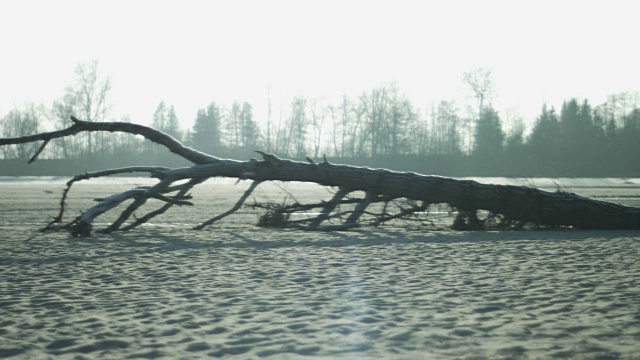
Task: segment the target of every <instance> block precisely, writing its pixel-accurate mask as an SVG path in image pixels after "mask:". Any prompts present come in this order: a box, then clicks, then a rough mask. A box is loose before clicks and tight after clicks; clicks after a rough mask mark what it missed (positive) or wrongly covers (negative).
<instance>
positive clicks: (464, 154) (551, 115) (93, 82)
mask: <svg viewBox="0 0 640 360" xmlns="http://www.w3.org/2000/svg"><path fill="white" fill-rule="evenodd" d="M473 76H475V77H473ZM483 81H485V82H483ZM491 81H492V79H491V73H490V72H489V71H486V70H484V69H475V70H473V71H470V72H469V73H467V74H465V82H466V83H467V84H468V85H469V86H470V87H471V89H472V90H473V92H474V94H475V95H476V100H477V101H478V106H477V109H476V108H473V107H467V108H466V109H464V111H463V110H462V109H461V107H462V105H461V104H458V103H456V102H455V101H451V100H443V101H440V102H437V103H432V104H431V106H430V107H429V108H426V109H424V108H419V107H416V106H415V105H414V104H413V103H412V102H411V101H410V100H409V99H408V98H407V96H406V95H405V94H404V93H403V92H402V91H401V90H400V89H399V88H398V86H397V85H396V84H384V85H380V86H378V87H376V88H374V89H370V90H366V91H363V92H362V93H361V94H360V95H359V96H357V97H349V96H346V95H345V96H343V97H342V98H341V99H339V100H338V101H336V102H331V101H328V100H326V99H317V98H308V97H305V96H304V95H298V96H296V97H294V98H293V99H292V100H291V101H290V102H289V103H287V104H279V105H280V106H281V108H282V110H281V111H280V113H279V115H278V116H275V115H274V114H273V112H272V107H273V106H272V105H273V104H272V103H271V99H270V98H269V99H268V100H269V112H268V114H267V115H266V118H264V119H263V118H260V119H258V118H256V116H255V115H254V112H253V106H252V104H250V103H249V102H246V101H238V102H234V103H233V104H231V105H230V106H227V105H224V104H219V103H217V102H216V101H215V100H214V101H211V102H210V103H209V104H205V105H204V106H203V108H201V109H199V110H198V111H197V113H196V114H195V122H194V125H193V127H192V128H189V129H183V128H181V127H180V122H179V119H178V118H177V116H176V112H175V109H174V107H173V106H172V105H170V104H167V103H165V102H164V101H161V102H160V103H159V105H158V107H157V109H156V111H155V112H154V114H153V118H152V121H151V127H154V128H156V129H158V130H160V131H163V132H165V133H167V134H169V135H171V136H173V137H174V138H176V139H178V140H180V141H182V142H183V143H185V144H186V145H188V146H190V147H193V148H195V149H197V150H200V151H203V152H205V153H209V154H215V155H216V156H219V157H228V158H234V159H248V158H251V157H255V156H256V155H255V153H254V151H256V150H262V151H265V152H267V153H272V154H275V155H277V156H280V157H286V158H292V159H304V158H305V157H307V156H309V157H311V158H316V159H317V158H321V157H323V156H326V157H328V158H329V159H331V161H332V162H333V163H348V164H353V165H363V166H370V167H383V168H389V169H393V170H411V171H416V172H421V173H426V174H437V175H449V176H531V177H536V176H547V177H561V176H562V177H605V176H606V177H609V176H616V177H633V176H640V171H638V168H637V164H638V160H640V159H639V157H640V108H639V106H638V104H639V103H640V94H639V93H630V92H625V93H619V94H613V95H610V96H609V97H608V98H607V101H606V102H604V103H602V104H599V105H596V106H593V105H592V104H591V103H590V102H589V101H588V100H587V99H577V98H569V99H568V100H566V101H565V102H564V103H563V104H562V107H561V108H560V109H559V110H556V109H555V108H554V107H550V106H548V105H546V104H541V112H540V114H539V115H538V116H537V118H536V120H535V122H534V123H533V124H532V127H531V129H527V128H526V126H525V124H524V121H523V119H521V118H517V117H515V118H514V117H512V116H511V117H507V118H506V119H505V118H503V115H502V114H500V113H499V112H498V111H496V110H495V109H494V108H493V107H492V104H491V101H490V100H491V96H490V95H491V91H490V90H491ZM474 85H476V87H474ZM478 85H483V86H485V87H482V88H480V89H479V88H478V87H477V86H478ZM110 91H111V79H110V78H104V77H101V76H100V74H99V72H98V63H97V62H93V63H88V64H79V65H78V67H77V68H76V79H75V80H74V82H72V83H71V84H70V85H68V86H67V88H66V89H65V91H64V94H63V95H62V96H61V97H60V98H59V99H58V100H56V101H55V102H54V103H53V104H52V106H51V107H46V106H44V105H36V104H27V105H24V106H22V107H15V108H14V109H12V110H10V111H8V112H7V113H6V114H3V115H2V117H0V129H2V137H5V138H9V137H18V136H24V135H30V134H35V133H38V132H41V131H43V130H45V129H51V128H53V129H62V128H65V127H67V126H68V125H69V117H70V116H71V115H75V116H77V117H79V118H81V119H83V120H87V121H97V122H102V121H125V122H128V121H130V120H129V119H126V118H124V119H116V118H114V117H113V116H112V115H111V114H110V105H109V104H110V98H109V96H110ZM52 145H53V146H49V147H48V148H47V150H46V151H45V152H44V153H43V154H41V155H40V160H39V165H37V166H34V165H31V166H27V161H28V159H29V158H30V157H31V156H32V155H33V154H34V153H35V152H36V151H37V149H38V146H39V144H34V143H29V144H18V145H12V146H5V147H2V148H1V151H2V152H1V153H0V159H1V160H0V164H1V166H0V176H9V175H10V176H15V175H54V176H55V175H71V174H75V173H79V172H84V171H92V170H96V169H104V168H110V167H120V166H128V165H134V164H139V163H142V162H144V163H146V164H150V163H151V164H155V165H165V166H176V165H181V164H182V161H183V160H181V159H179V158H178V157H176V156H175V155H173V154H171V153H169V152H167V151H166V150H165V149H163V148H160V147H159V146H157V145H155V144H153V143H151V142H149V141H145V140H143V139H141V138H139V137H134V136H132V135H129V134H120V133H113V134H111V133H97V134H91V133H83V134H78V135H76V136H75V137H73V138H64V139H58V140H56V142H54V143H53V144H52ZM185 165H187V164H186V163H185Z"/></svg>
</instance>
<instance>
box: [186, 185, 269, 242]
mask: <svg viewBox="0 0 640 360" xmlns="http://www.w3.org/2000/svg"><path fill="white" fill-rule="evenodd" d="M260 183H261V181H257V180H256V181H254V182H252V183H251V186H249V188H248V189H247V191H245V192H244V194H242V196H241V197H240V199H239V200H238V202H236V204H235V205H234V206H233V207H232V208H231V209H229V210H228V211H226V212H225V213H223V214H220V215H218V216H215V217H213V218H211V219H209V220H207V221H205V222H203V223H202V224H200V225H198V226H196V227H194V229H195V230H201V229H203V228H205V227H206V226H209V225H211V224H213V223H214V222H216V221H218V220H220V219H223V218H225V217H227V216H229V215H231V214H233V213H234V212H236V211H238V209H240V208H241V207H242V204H244V202H245V201H246V200H247V198H248V197H249V196H250V195H251V193H252V192H253V190H255V189H256V187H258V185H260Z"/></svg>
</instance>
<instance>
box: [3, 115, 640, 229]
mask: <svg viewBox="0 0 640 360" xmlns="http://www.w3.org/2000/svg"><path fill="white" fill-rule="evenodd" d="M71 120H72V122H73V124H72V125H71V126H70V127H69V128H67V129H64V130H59V131H54V132H47V133H41V134H35V135H29V136H24V137H19V138H6V139H0V146H2V145H9V144H20V143H28V142H34V141H43V144H42V145H41V146H40V148H39V149H38V152H37V153H36V154H35V155H34V157H33V158H32V159H31V161H33V160H35V159H36V158H37V156H38V155H39V154H40V153H41V152H42V150H43V149H44V148H45V146H46V145H47V144H48V143H49V142H50V141H51V140H54V139H56V138H60V137H64V136H73V135H75V134H78V133H80V132H94V131H109V132H115V131H118V132H125V133H130V134H134V135H141V136H143V137H145V138H146V139H148V140H150V141H153V142H155V143H158V144H160V145H162V146H164V147H166V148H167V149H168V150H169V151H171V152H173V153H175V154H177V155H179V156H181V157H183V158H184V159H187V160H189V161H191V162H192V163H193V164H194V165H193V166H191V167H184V168H175V169H170V168H163V167H146V166H139V167H129V168H122V169H109V170H104V171H100V172H95V173H88V174H81V175H77V176H75V177H74V178H73V179H71V180H70V181H69V183H68V184H67V185H68V186H67V188H66V189H65V190H64V193H63V198H62V201H61V207H60V213H59V215H58V216H57V217H56V218H55V219H54V221H52V223H50V224H49V226H47V227H46V228H45V229H46V230H50V229H53V228H64V229H67V230H69V231H70V232H71V233H72V234H74V235H80V236H88V235H90V233H91V230H92V225H91V224H92V222H93V220H94V219H95V218H96V217H98V216H100V215H101V214H103V213H105V212H107V211H110V210H112V209H113V208H114V207H116V206H117V205H120V204H122V203H123V202H125V201H128V200H133V202H132V203H131V204H130V205H129V207H128V208H127V209H125V210H124V211H123V212H122V213H121V214H120V216H119V218H118V219H117V220H116V221H115V222H114V223H113V224H111V225H110V226H109V227H107V228H106V229H101V230H99V231H101V232H112V231H117V230H128V229H132V228H134V227H136V226H138V225H140V224H142V223H144V222H146V221H149V220H150V219H151V218H153V217H155V216H158V215H160V214H162V213H164V212H165V211H167V210H168V209H169V208H171V207H172V206H174V205H179V206H180V205H191V202H189V201H187V200H188V196H187V192H188V191H189V190H190V189H191V188H192V187H193V186H196V185H197V184H199V183H201V182H203V181H204V180H206V179H208V178H212V177H229V178H237V179H248V180H253V185H252V186H251V187H250V188H249V189H248V190H247V191H246V192H245V194H244V195H243V196H242V197H241V199H240V200H239V201H238V203H236V204H235V206H234V207H233V208H232V209H230V210H228V211H227V212H225V213H223V214H221V215H218V216H215V217H213V218H212V219H211V220H209V221H207V222H205V223H203V224H201V225H199V226H197V227H196V229H202V228H204V227H206V226H208V225H210V224H212V223H214V222H215V221H218V220H220V219H222V218H224V217H226V216H229V215H231V214H233V213H234V212H236V211H237V210H238V209H239V208H240V207H241V206H242V205H243V203H244V202H245V201H246V200H247V198H248V197H249V196H250V194H251V192H252V191H253V190H254V189H255V188H256V187H257V186H258V184H260V183H262V182H264V181H285V182H286V181H299V182H310V183H316V184H319V185H323V186H328V187H335V188H337V189H338V191H337V192H336V193H335V194H334V196H333V197H332V198H331V199H330V200H329V201H323V202H321V203H318V204H314V205H312V206H309V205H306V208H307V209H309V208H317V209H320V212H319V214H318V215H316V216H315V217H313V218H311V219H307V220H306V221H305V223H301V222H299V221H298V222H294V221H289V220H287V221H286V223H285V226H286V225H290V226H291V227H295V228H300V229H304V230H325V231H328V230H347V229H352V228H354V227H358V226H360V225H362V224H361V216H362V215H363V214H365V213H367V211H368V210H367V209H368V207H369V206H370V205H372V204H376V203H381V202H384V203H385V206H384V210H383V213H380V214H377V220H376V221H373V222H372V224H373V225H376V224H380V223H381V222H384V221H389V220H392V219H398V218H405V217H408V216H412V215H415V214H416V213H418V212H422V211H424V210H425V209H427V207H428V206H429V205H432V204H448V205H449V206H450V207H451V208H452V209H453V210H454V211H456V212H457V217H456V220H455V221H454V224H453V227H454V228H456V229H461V230H473V229H484V228H486V227H487V226H488V225H489V224H491V225H493V226H495V227H497V228H511V229H514V228H515V229H519V228H522V227H523V226H524V225H525V224H532V225H535V226H539V227H572V228H580V229H639V228H640V208H635V207H628V206H623V205H620V204H615V203H610V202H605V201H600V200H595V199H591V198H587V197H583V196H580V195H576V194H573V193H568V192H548V191H543V190H540V189H535V188H530V187H524V186H512V185H492V184H481V183H478V182H476V181H472V180H458V179H453V178H447V177H441V176H430V175H421V174H416V173H412V172H396V171H390V170H386V169H371V168H365V167H356V166H349V165H338V164H332V163H330V162H328V161H327V159H326V158H324V161H322V162H320V163H316V162H315V161H313V160H312V159H307V162H301V161H293V160H288V159H281V158H279V157H277V156H275V155H273V154H267V153H264V152H261V151H257V152H258V153H259V154H261V155H262V157H263V160H262V161H258V160H255V159H251V160H248V161H238V160H230V159H220V158H217V157H215V156H212V155H209V154H204V153H201V152H199V151H196V150H194V149H191V148H189V147H186V146H184V145H183V144H181V143H180V142H179V141H177V140H176V139H174V138H172V137H171V136H168V135H166V134H164V133H162V132H160V131H158V130H155V129H152V128H149V127H146V126H143V125H136V124H130V123H119V122H105V123H93V122H86V121H82V120H78V119H76V118H74V117H72V118H71ZM125 172H146V173H149V174H151V176H152V177H155V178H158V180H159V181H158V183H157V184H156V185H154V186H151V187H148V188H138V189H132V190H129V191H125V192H123V193H120V194H114V195H112V196H110V197H108V198H105V199H102V200H101V201H100V202H99V203H98V204H96V205H94V206H93V207H91V208H89V209H87V210H86V211H85V212H84V213H83V214H82V215H81V216H79V217H77V218H75V219H74V220H73V221H71V222H69V223H66V224H64V223H63V215H64V203H65V199H66V196H67V194H68V192H69V190H70V188H71V186H72V185H73V183H75V182H77V181H80V180H87V179H91V178H96V177H101V176H109V175H114V174H121V173H125ZM185 179H186V180H189V181H188V182H187V183H183V184H181V185H174V183H175V182H177V181H182V180H185ZM174 192H177V194H176V195H174V196H170V195H168V194H171V193H174ZM354 192H364V194H365V197H364V198H360V199H354V198H349V196H350V194H352V193H354ZM150 198H154V199H159V200H162V201H164V202H165V205H164V206H163V207H162V208H161V209H158V210H156V211H154V212H151V213H149V214H147V215H145V216H142V217H139V218H137V219H136V220H135V222H133V223H130V224H127V225H125V224H126V222H127V221H128V220H129V217H130V216H131V214H132V213H133V212H134V211H135V210H136V209H138V208H139V207H140V206H141V205H143V204H144V203H145V202H146V200H147V199H150ZM395 199H409V200H411V201H414V202H415V203H416V204H417V205H415V204H414V205H412V206H410V207H399V210H398V211H396V212H395V213H389V212H388V209H387V206H386V205H387V204H388V203H389V202H390V201H393V200H395ZM347 203H351V204H355V208H354V209H353V210H352V211H350V212H339V210H336V208H337V207H339V205H341V204H347ZM296 205H297V206H298V207H296ZM304 206H305V205H303V204H294V206H291V207H289V208H286V207H282V208H281V209H279V210H278V211H280V212H282V213H284V212H287V211H295V209H296V208H302V207H304ZM478 210H485V211H486V212H488V213H489V216H488V217H487V218H486V219H484V220H480V219H479V217H478ZM342 215H348V216H347V217H346V219H345V218H344V217H343V216H342ZM336 220H338V221H339V222H338V223H335V222H332V221H336ZM488 220H491V221H488Z"/></svg>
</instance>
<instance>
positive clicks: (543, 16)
mask: <svg viewBox="0 0 640 360" xmlns="http://www.w3.org/2000/svg"><path fill="white" fill-rule="evenodd" d="M636 3H637V2H636V1H631V0H630V1H615V0H603V1H589V0H582V1H562V0H554V1H541V0H535V1H530V0H527V1H515V0H512V1H487V0H482V1H478V0H460V1H452V0H447V1H427V0H422V1H418V0H416V1H401V0H389V1H373V0H362V1H360V0H357V1H356V0H353V1H349V0H339V1H331V0H322V1H303V0H297V1H276V0H251V1H240V0H233V1H204V0H203V1H189V0H180V1H159V0H153V1H135V0H126V1H118V0H109V1H89V0H79V1H69V0H55V1H50V0H15V1H13V0H4V1H2V2H0V39H1V41H0V47H1V48H0V54H1V56H0V114H5V113H6V112H7V111H8V110H10V109H11V108H12V107H13V106H20V105H21V104H23V103H24V102H25V101H33V102H36V103H40V102H42V103H44V104H45V105H47V106H50V105H51V103H52V101H53V100H54V99H56V98H58V97H60V96H61V95H62V93H63V90H64V87H65V85H66V84H68V83H70V82H71V81H72V80H73V77H74V73H73V70H74V68H75V66H76V64H78V63H79V62H88V61H91V60H93V59H98V61H99V69H100V71H101V72H102V73H103V74H105V75H110V76H111V77H112V81H113V90H112V94H111V95H112V101H113V103H114V108H113V114H112V115H113V116H114V117H115V118H118V117H120V116H122V115H129V116H130V117H131V119H132V121H134V122H137V123H146V124H149V123H150V121H151V116H152V114H153V112H154V110H155V108H156V106H157V105H158V103H159V102H160V101H161V100H164V101H165V102H166V103H168V104H173V105H174V106H175V108H176V112H177V114H178V116H179V118H180V119H181V121H182V123H183V125H184V126H191V124H192V123H193V120H194V118H195V114H196V111H197V109H198V108H200V107H205V106H206V105H207V104H208V103H209V102H210V101H211V100H216V101H217V102H219V103H222V104H230V103H231V102H232V101H233V100H239V101H245V100H246V101H250V102H251V103H252V104H253V105H254V107H255V108H256V115H257V117H263V116H264V115H263V114H264V109H265V108H266V102H267V89H268V88H269V87H270V88H271V92H272V99H273V102H274V105H275V106H279V105H278V104H279V102H280V101H281V99H286V97H288V96H292V95H296V94H299V93H302V94H305V95H307V96H309V97H319V96H325V97H328V98H335V97H339V96H340V95H341V94H342V93H345V92H346V93H348V94H357V93H359V92H361V91H363V90H368V89H371V88H373V87H375V86H378V85H380V84H383V83H389V82H393V81H395V82H396V83H397V84H398V87H399V88H400V89H401V90H402V91H404V92H405V93H406V94H407V95H408V96H409V97H410V98H411V99H412V100H413V103H414V105H415V106H418V107H421V108H425V107H427V106H428V105H429V104H431V103H432V102H434V101H439V100H442V99H457V100H458V101H460V102H462V101H465V96H466V95H467V92H466V90H465V86H464V84H463V82H462V74H463V73H464V72H465V71H467V70H469V69H471V68H474V67H480V66H482V67H487V68H491V69H493V71H494V74H495V80H496V83H497V96H496V98H495V99H494V104H495V105H496V107H497V108H498V109H499V110H501V112H503V113H504V112H506V111H507V109H510V108H514V107H515V108H518V109H519V111H520V112H521V113H522V114H523V115H525V116H526V117H528V118H532V117H534V116H535V115H536V114H537V113H538V112H539V109H540V108H541V105H542V103H543V102H545V101H546V102H547V103H549V104H550V105H555V106H560V105H561V103H562V100H563V99H564V98H569V97H586V98H588V99H590V100H591V101H592V103H595V104H597V103H600V102H602V101H604V99H605V97H606V95H607V94H611V93H616V92H620V91H629V90H640V71H639V70H638V66H639V64H640V50H638V34H639V32H638V28H637V14H638V13H640V12H639V11H638V10H640V9H639V8H640V5H636ZM530 120H533V119H530Z"/></svg>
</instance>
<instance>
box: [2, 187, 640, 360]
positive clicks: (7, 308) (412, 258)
mask: <svg viewBox="0 0 640 360" xmlns="http://www.w3.org/2000/svg"><path fill="white" fill-rule="evenodd" d="M225 186H226V185H225ZM225 186H223V185H220V184H218V185H212V186H209V187H207V186H204V187H203V188H202V189H200V190H198V191H199V193H198V194H199V195H200V198H201V199H203V200H202V202H198V201H197V199H196V203H197V208H188V209H186V208H185V209H184V210H183V209H175V210H174V211H173V212H172V213H171V214H174V215H167V216H165V217H164V218H162V219H164V221H160V219H158V222H157V223H155V224H151V225H149V226H145V227H143V228H140V229H137V230H134V231H132V232H129V233H123V234H116V235H98V236H96V237H93V238H88V239H77V238H71V237H69V236H67V235H66V234H64V233H48V234H41V233H38V232H36V231H34V229H35V228H37V227H38V226H41V225H42V223H44V222H46V221H47V220H48V219H47V216H48V215H54V214H55V210H56V206H57V201H58V195H59V194H58V191H57V190H55V193H54V194H50V193H48V192H45V191H47V190H48V189H49V188H50V187H51V186H50V185H46V184H44V185H43V184H19V185H7V184H5V185H0V191H1V193H0V201H1V202H0V204H1V205H2V209H0V210H1V211H0V236H1V239H0V357H15V358H25V359H28V358H33V359H40V358H49V357H51V358H54V357H55V358H77V359H82V358H108V359H123V358H166V359H175V358H207V357H214V358H215V357H234V356H235V357H237V358H263V357H271V358H274V359H282V358H304V357H312V358H327V359H332V358H344V359H369V358H371V359H518V358H522V359H549V358H585V359H617V358H623V359H624V358H628V359H633V358H637V356H638V354H639V353H640V345H638V344H640V300H639V299H640V233H638V232H623V231H589V232H587V231H525V232H451V231H430V230H428V228H427V229H425V228H415V227H412V228H408V227H399V226H398V227H386V228H381V229H374V230H361V231H353V232H343V233H309V232H301V231H291V230H268V229H260V228H256V227H254V226H253V223H255V220H256V219H255V214H245V215H239V216H238V217H237V218H236V219H233V220H232V219H230V220H228V221H225V222H222V223H220V224H219V225H217V226H215V227H212V228H210V229H208V230H205V231H200V232H196V231H192V230H189V226H190V224H191V223H194V220H193V219H194V218H198V217H201V218H202V219H206V218H208V217H210V216H213V215H215V214H216V213H220V212H222V211H224V210H225V209H227V208H228V207H230V205H231V204H232V203H233V201H234V200H233V199H234V196H236V195H237V193H241V192H242V190H243V189H242V188H239V189H236V190H233V191H232V190H231V188H226V187H225ZM58 187H60V188H61V186H58ZM120 188H121V187H119V185H118V186H117V185H105V184H102V185H99V186H85V187H82V188H79V189H78V190H77V191H76V192H75V195H74V196H75V198H74V199H75V200H74V199H71V201H76V202H79V203H80V204H81V205H82V204H86V203H88V202H87V201H90V199H91V198H92V197H95V196H99V194H100V193H102V192H106V193H109V192H112V191H114V190H118V189H120ZM221 188H222V190H224V191H222V194H221V191H220V190H221ZM122 189H124V187H122ZM304 189H306V188H300V189H297V190H304ZM294 190H295V189H294ZM234 191H235V192H234ZM304 191H306V190H304ZM304 191H302V193H303V195H301V196H303V197H304V196H311V195H313V194H312V191H311V190H308V192H307V193H304ZM313 191H317V190H313ZM273 192H275V190H273ZM305 194H306V195H305ZM83 201H85V203H83Z"/></svg>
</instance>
